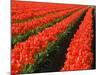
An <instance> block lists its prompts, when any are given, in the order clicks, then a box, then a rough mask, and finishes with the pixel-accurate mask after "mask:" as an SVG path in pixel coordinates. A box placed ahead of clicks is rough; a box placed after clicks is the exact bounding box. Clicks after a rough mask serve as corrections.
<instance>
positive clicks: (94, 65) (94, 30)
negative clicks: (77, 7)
mask: <svg viewBox="0 0 100 75" xmlns="http://www.w3.org/2000/svg"><path fill="white" fill-rule="evenodd" d="M94 8H95V9H94V11H93V35H94V38H93V47H92V49H93V53H94V63H93V67H92V69H96V6H94Z"/></svg>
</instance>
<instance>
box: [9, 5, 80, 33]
mask: <svg viewBox="0 0 100 75" xmlns="http://www.w3.org/2000/svg"><path fill="white" fill-rule="evenodd" d="M79 8H82V6H80V7H77V8H74V9H70V10H64V11H61V12H58V13H56V14H48V15H46V16H44V17H42V18H39V19H33V20H31V21H28V22H24V23H17V24H12V27H11V28H12V35H17V34H24V33H26V32H27V31H29V30H32V29H35V28H36V27H39V26H41V25H44V24H46V23H49V22H51V21H53V20H55V19H57V18H59V17H61V16H64V15H66V14H68V13H71V12H74V11H76V10H78V9H79Z"/></svg>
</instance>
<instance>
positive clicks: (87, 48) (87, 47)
mask: <svg viewBox="0 0 100 75" xmlns="http://www.w3.org/2000/svg"><path fill="white" fill-rule="evenodd" d="M92 11H93V8H90V9H88V11H87V13H86V15H85V17H84V20H83V22H82V23H81V25H80V27H79V30H77V32H76V34H75V35H74V38H73V39H72V41H71V43H70V45H69V48H68V49H67V50H68V53H67V55H66V60H65V63H64V67H63V68H62V71H65V70H68V71H69V70H85V69H91V67H92V64H93V53H92V39H93V29H92Z"/></svg>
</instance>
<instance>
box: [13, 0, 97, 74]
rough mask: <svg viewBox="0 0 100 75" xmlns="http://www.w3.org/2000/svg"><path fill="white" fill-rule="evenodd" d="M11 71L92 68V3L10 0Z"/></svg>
mask: <svg viewBox="0 0 100 75" xmlns="http://www.w3.org/2000/svg"><path fill="white" fill-rule="evenodd" d="M11 23H12V25H11V32H12V39H11V46H12V47H11V74H12V75H16V74H29V73H42V72H62V71H75V70H89V69H95V62H96V59H95V40H96V39H95V25H96V24H95V6H92V5H76V4H60V3H59V4H57V3H45V2H27V1H26V2H25V1H12V7H11Z"/></svg>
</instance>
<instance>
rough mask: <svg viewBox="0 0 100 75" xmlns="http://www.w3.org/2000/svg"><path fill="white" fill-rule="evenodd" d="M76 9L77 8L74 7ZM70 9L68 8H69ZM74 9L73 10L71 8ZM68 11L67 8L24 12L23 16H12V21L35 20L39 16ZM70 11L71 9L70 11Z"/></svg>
mask: <svg viewBox="0 0 100 75" xmlns="http://www.w3.org/2000/svg"><path fill="white" fill-rule="evenodd" d="M74 8H75V7H74ZM67 9H68V8H67ZM71 9H73V8H71ZM63 10H66V8H58V9H57V8H56V9H55V8H51V9H50V8H49V9H47V10H41V11H37V12H33V11H31V12H24V13H22V14H16V15H13V16H12V21H16V20H24V19H29V18H34V17H38V16H44V15H46V14H48V13H56V12H59V11H63ZM68 10H69V9H68Z"/></svg>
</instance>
